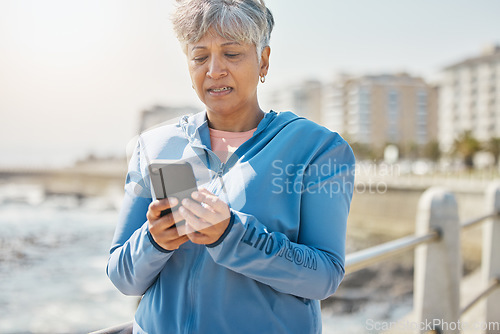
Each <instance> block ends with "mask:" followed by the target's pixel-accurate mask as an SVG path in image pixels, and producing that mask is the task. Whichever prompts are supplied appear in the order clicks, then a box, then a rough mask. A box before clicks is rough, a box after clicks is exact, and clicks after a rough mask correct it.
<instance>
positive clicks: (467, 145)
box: [453, 130, 481, 170]
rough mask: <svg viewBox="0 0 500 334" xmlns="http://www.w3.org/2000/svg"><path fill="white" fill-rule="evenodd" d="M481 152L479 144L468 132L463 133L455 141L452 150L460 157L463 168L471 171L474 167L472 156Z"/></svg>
mask: <svg viewBox="0 0 500 334" xmlns="http://www.w3.org/2000/svg"><path fill="white" fill-rule="evenodd" d="M480 150H481V144H480V143H479V141H478V140H477V139H476V138H474V136H473V135H472V132H471V131H470V130H468V131H465V132H463V133H462V134H461V135H460V137H458V139H456V140H455V144H454V149H453V151H454V152H455V153H458V154H460V155H461V156H462V159H463V161H464V164H465V167H466V168H467V169H469V170H470V169H472V168H473V167H474V160H473V158H474V154H476V153H477V152H479V151H480Z"/></svg>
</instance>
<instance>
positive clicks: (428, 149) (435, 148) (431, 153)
mask: <svg viewBox="0 0 500 334" xmlns="http://www.w3.org/2000/svg"><path fill="white" fill-rule="evenodd" d="M423 157H424V158H428V159H430V160H431V161H434V162H437V161H438V160H439V158H441V150H440V149H439V143H438V141H437V140H431V141H430V142H428V143H427V144H426V145H425V146H424V148H423Z"/></svg>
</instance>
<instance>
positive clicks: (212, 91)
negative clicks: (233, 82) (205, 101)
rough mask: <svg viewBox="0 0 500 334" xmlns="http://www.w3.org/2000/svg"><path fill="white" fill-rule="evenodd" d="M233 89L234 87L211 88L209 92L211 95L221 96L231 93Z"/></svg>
mask: <svg viewBox="0 0 500 334" xmlns="http://www.w3.org/2000/svg"><path fill="white" fill-rule="evenodd" d="M232 90H233V88H231V87H218V88H209V89H208V93H209V94H210V95H214V96H221V95H226V94H229V93H230V92H231V91H232Z"/></svg>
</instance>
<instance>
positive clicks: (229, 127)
mask: <svg viewBox="0 0 500 334" xmlns="http://www.w3.org/2000/svg"><path fill="white" fill-rule="evenodd" d="M262 118H264V112H263V111H262V110H261V109H260V108H259V109H258V111H255V112H252V113H251V114H235V115H231V116H227V115H220V114H218V113H214V112H210V111H209V110H207V119H208V126H209V127H210V128H212V129H215V130H221V131H229V132H245V131H249V130H252V129H255V128H256V127H257V125H259V123H260V121H261V120H262Z"/></svg>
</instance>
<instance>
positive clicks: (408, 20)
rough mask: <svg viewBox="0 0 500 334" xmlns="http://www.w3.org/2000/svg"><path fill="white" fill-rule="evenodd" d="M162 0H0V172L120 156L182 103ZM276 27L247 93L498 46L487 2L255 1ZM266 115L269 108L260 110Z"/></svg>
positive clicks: (419, 65)
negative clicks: (150, 116)
mask: <svg viewBox="0 0 500 334" xmlns="http://www.w3.org/2000/svg"><path fill="white" fill-rule="evenodd" d="M173 3H174V1H173V0H170V1H167V0H140V1H139V0H79V1H78V0H43V1H40V0H0V167H2V166H9V167H13V166H16V167H23V168H41V167H47V166H51V167H58V166H59V167H61V166H66V165H69V164H71V163H72V162H73V161H74V160H75V159H80V158H83V157H85V156H87V155H88V154H90V153H92V154H95V155H97V156H108V155H113V156H124V155H125V148H126V146H127V143H128V142H129V141H130V140H131V138H133V136H134V135H136V134H137V131H138V126H139V113H140V112H141V111H142V110H144V109H148V108H151V107H152V106H154V105H156V104H161V105H174V106H181V105H192V106H196V107H199V108H200V110H202V108H203V105H202V104H201V103H200V102H199V101H198V99H197V97H196V95H195V93H194V91H193V90H192V88H191V83H190V79H189V75H188V72H187V65H186V60H185V56H184V54H183V53H182V51H181V49H180V47H179V44H178V42H177V40H176V38H175V36H174V34H173V31H172V25H171V22H170V15H171V13H172V9H173ZM266 4H267V6H268V7H269V8H270V9H271V11H272V12H273V15H274V18H275V21H276V26H275V29H274V31H273V34H272V37H271V64H270V70H269V74H268V76H267V77H266V83H265V84H263V85H260V86H259V94H262V95H265V94H270V93H272V92H273V91H275V90H277V89H285V88H286V86H287V84H289V83H291V82H300V81H302V80H307V79H318V80H321V81H328V80H329V79H330V78H333V77H334V75H335V74H336V73H338V72H346V73H353V74H379V73H391V72H401V71H406V72H409V73H410V74H413V75H417V76H423V77H424V78H426V79H428V80H430V81H436V80H438V79H439V73H440V70H441V69H442V68H443V67H444V66H447V65H450V64H452V63H455V62H458V61H460V60H462V59H464V58H467V57H472V56H476V55H478V54H479V53H480V52H481V51H482V49H483V48H484V47H485V46H486V45H487V44H491V43H500V20H499V19H498V13H500V1H497V0H474V1H473V0H467V1H466V0H377V1H373V0H355V1H345V0H342V1H340V0H312V1H303V0H267V1H266ZM264 107H268V108H272V106H264Z"/></svg>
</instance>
